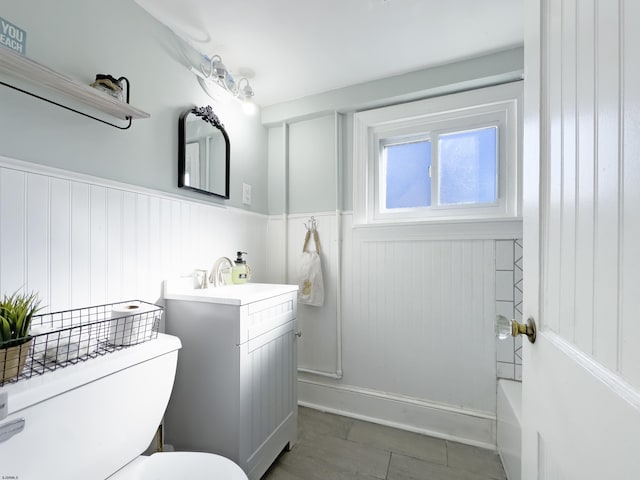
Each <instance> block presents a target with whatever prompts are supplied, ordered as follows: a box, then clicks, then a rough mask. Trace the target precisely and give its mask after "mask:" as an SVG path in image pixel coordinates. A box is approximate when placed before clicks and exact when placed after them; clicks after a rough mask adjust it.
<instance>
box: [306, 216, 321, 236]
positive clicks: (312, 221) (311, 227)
mask: <svg viewBox="0 0 640 480" xmlns="http://www.w3.org/2000/svg"><path fill="white" fill-rule="evenodd" d="M317 227H318V222H317V221H316V217H314V216H312V217H311V218H310V219H309V225H307V224H306V223H305V224H304V228H306V229H307V230H308V231H310V232H314V231H315V230H316V229H317Z"/></svg>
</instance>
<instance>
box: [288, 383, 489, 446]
mask: <svg viewBox="0 0 640 480" xmlns="http://www.w3.org/2000/svg"><path fill="white" fill-rule="evenodd" d="M298 404H299V405H301V406H303V407H309V408H313V409H315V410H320V411H323V412H328V413H335V414H338V415H343V416H345V417H351V418H355V419H358V420H364V421H367V422H372V423H378V424H380V425H385V426H389V427H394V428H399V429H402V430H407V431H410V432H415V433H421V434H424V435H430V436H432V437H437V438H442V439H444V440H451V441H455V442H460V443H465V444H467V445H474V446H477V447H481V448H488V449H491V450H496V417H495V415H491V414H487V413H485V412H476V411H471V410H463V409H460V408H456V407H452V406H448V405H439V404H435V403H431V402H426V401H422V400H419V399H413V398H409V397H403V396H398V395H393V394H389V393H387V392H377V391H374V390H367V389H363V388H359V387H353V386H349V385H330V384H327V383H322V382H317V381H311V380H307V379H298Z"/></svg>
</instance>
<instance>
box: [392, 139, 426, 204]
mask: <svg viewBox="0 0 640 480" xmlns="http://www.w3.org/2000/svg"><path fill="white" fill-rule="evenodd" d="M384 158H385V159H386V177H385V183H386V202H385V208H412V207H428V206H429V205H431V178H430V177H429V167H430V166H431V142H430V141H423V142H413V143H403V144H399V145H385V147H384Z"/></svg>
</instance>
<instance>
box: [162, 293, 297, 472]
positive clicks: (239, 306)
mask: <svg viewBox="0 0 640 480" xmlns="http://www.w3.org/2000/svg"><path fill="white" fill-rule="evenodd" d="M296 292H297V287H296V286H295V285H271V284H245V285H233V286H225V287H218V288H211V289H204V290H193V289H187V290H184V289H183V290H180V289H179V288H172V287H171V286H170V283H168V282H167V283H165V300H166V310H165V321H166V331H167V333H169V334H172V335H176V336H177V337H179V338H180V339H181V340H182V350H180V353H179V355H178V369H177V373H176V379H175V384H174V387H173V394H172V397H171V400H170V402H169V406H168V408H167V412H166V415H165V439H166V442H167V443H169V444H172V445H173V446H174V447H175V449H176V450H191V451H202V452H212V453H217V454H220V455H223V456H225V457H227V458H230V459H231V460H233V461H235V462H236V463H238V465H240V467H241V468H242V469H243V470H244V471H245V472H246V473H247V475H248V477H249V479H251V480H258V479H260V477H261V476H262V475H263V474H264V472H265V471H266V470H267V469H268V468H269V466H270V465H271V464H272V463H273V461H274V460H275V459H276V457H277V456H278V454H279V453H280V452H281V451H282V450H283V449H284V448H285V447H288V448H291V447H292V446H293V445H294V444H295V442H296V434H297V400H298V399H297V387H296V373H297V348H296V338H297V337H296V335H295V334H296V312H297V297H296V295H297V293H296Z"/></svg>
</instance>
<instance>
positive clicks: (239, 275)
mask: <svg viewBox="0 0 640 480" xmlns="http://www.w3.org/2000/svg"><path fill="white" fill-rule="evenodd" d="M242 255H247V252H238V255H237V258H236V261H235V265H234V266H233V268H232V269H231V281H232V282H233V283H236V284H239V283H247V282H248V281H249V280H251V268H249V265H247V262H246V260H245V259H244V258H242Z"/></svg>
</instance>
